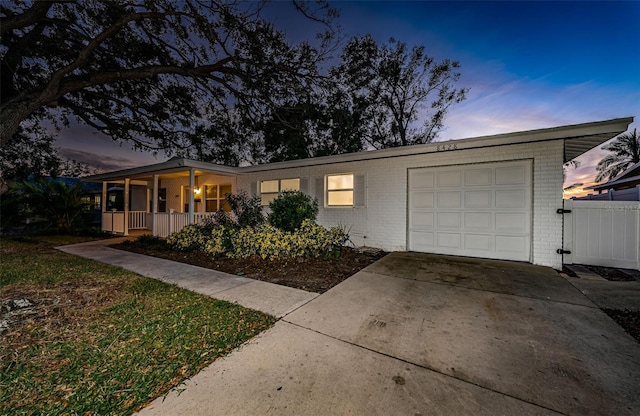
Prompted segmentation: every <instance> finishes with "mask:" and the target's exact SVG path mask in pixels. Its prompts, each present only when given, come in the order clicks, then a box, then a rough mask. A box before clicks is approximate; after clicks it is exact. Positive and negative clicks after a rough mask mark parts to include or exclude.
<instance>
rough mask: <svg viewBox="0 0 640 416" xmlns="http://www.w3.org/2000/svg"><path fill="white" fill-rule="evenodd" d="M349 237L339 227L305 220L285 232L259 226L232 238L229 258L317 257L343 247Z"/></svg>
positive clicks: (263, 225)
mask: <svg viewBox="0 0 640 416" xmlns="http://www.w3.org/2000/svg"><path fill="white" fill-rule="evenodd" d="M348 238H349V236H348V235H347V233H346V232H345V230H343V229H342V228H339V227H333V228H330V229H327V228H325V227H323V226H321V225H318V224H315V223H314V222H312V221H311V220H304V221H303V223H302V225H301V226H300V228H299V229H297V230H295V231H294V232H286V231H282V230H279V229H277V228H275V227H274V226H272V225H270V224H262V225H260V226H259V227H258V228H256V229H251V228H243V229H241V230H240V231H239V232H238V234H237V235H236V236H235V238H233V239H232V250H231V251H229V252H228V253H227V255H228V256H229V257H249V256H252V255H257V256H260V257H262V258H263V259H282V258H297V257H318V256H321V255H328V254H330V253H331V252H333V251H334V250H335V249H337V248H338V247H341V246H343V245H344V244H345V243H346V241H347V240H348Z"/></svg>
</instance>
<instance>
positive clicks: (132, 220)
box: [129, 211, 147, 230]
mask: <svg viewBox="0 0 640 416" xmlns="http://www.w3.org/2000/svg"><path fill="white" fill-rule="evenodd" d="M146 228H147V212H146V211H129V229H130V230H144V229H146Z"/></svg>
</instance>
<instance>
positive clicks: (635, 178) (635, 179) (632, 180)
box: [585, 175, 640, 191]
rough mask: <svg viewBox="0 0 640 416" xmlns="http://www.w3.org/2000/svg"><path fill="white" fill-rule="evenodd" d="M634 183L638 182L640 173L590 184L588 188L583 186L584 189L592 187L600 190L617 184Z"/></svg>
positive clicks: (639, 181) (639, 182)
mask: <svg viewBox="0 0 640 416" xmlns="http://www.w3.org/2000/svg"><path fill="white" fill-rule="evenodd" d="M635 184H640V175H637V176H630V177H628V178H623V179H618V180H615V181H610V182H607V183H603V184H602V185H594V186H590V187H589V188H585V189H593V190H596V191H600V190H602V189H611V188H613V187H614V186H618V185H635Z"/></svg>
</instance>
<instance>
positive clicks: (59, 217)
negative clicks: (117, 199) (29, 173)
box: [2, 177, 86, 233]
mask: <svg viewBox="0 0 640 416" xmlns="http://www.w3.org/2000/svg"><path fill="white" fill-rule="evenodd" d="M2 202H3V203H2V210H3V212H2V214H3V216H4V214H5V209H7V208H8V207H14V208H15V209H14V210H13V211H15V212H12V211H11V210H7V213H13V214H15V215H13V216H12V217H11V218H10V219H9V218H7V221H3V225H10V224H8V221H9V220H12V221H13V222H14V223H17V222H18V221H19V220H26V219H28V220H29V223H31V224H33V225H35V226H36V227H37V228H38V229H39V230H40V231H49V232H61V233H68V232H73V231H77V229H78V227H81V226H82V224H83V222H82V219H83V218H82V215H83V213H84V208H85V206H86V204H85V203H83V201H82V185H81V184H80V183H77V184H75V185H67V184H66V183H64V182H62V181H56V180H54V179H51V178H42V177H41V178H35V179H32V180H30V181H23V182H17V183H13V184H11V186H10V187H9V190H8V191H7V192H6V193H5V194H4V195H2ZM13 225H16V224H13Z"/></svg>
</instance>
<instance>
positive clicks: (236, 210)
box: [207, 191, 264, 228]
mask: <svg viewBox="0 0 640 416" xmlns="http://www.w3.org/2000/svg"><path fill="white" fill-rule="evenodd" d="M224 198H225V200H226V201H227V204H229V208H230V209H231V211H230V212H225V211H222V210H219V211H217V212H215V213H214V214H213V215H212V216H211V217H209V219H208V221H207V222H208V223H209V224H214V225H223V226H231V227H240V228H241V227H257V226H258V225H260V224H262V223H263V222H264V215H263V214H262V205H261V203H260V196H258V195H254V196H249V194H247V192H246V191H240V192H238V193H237V194H226V195H225V196H224Z"/></svg>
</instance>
